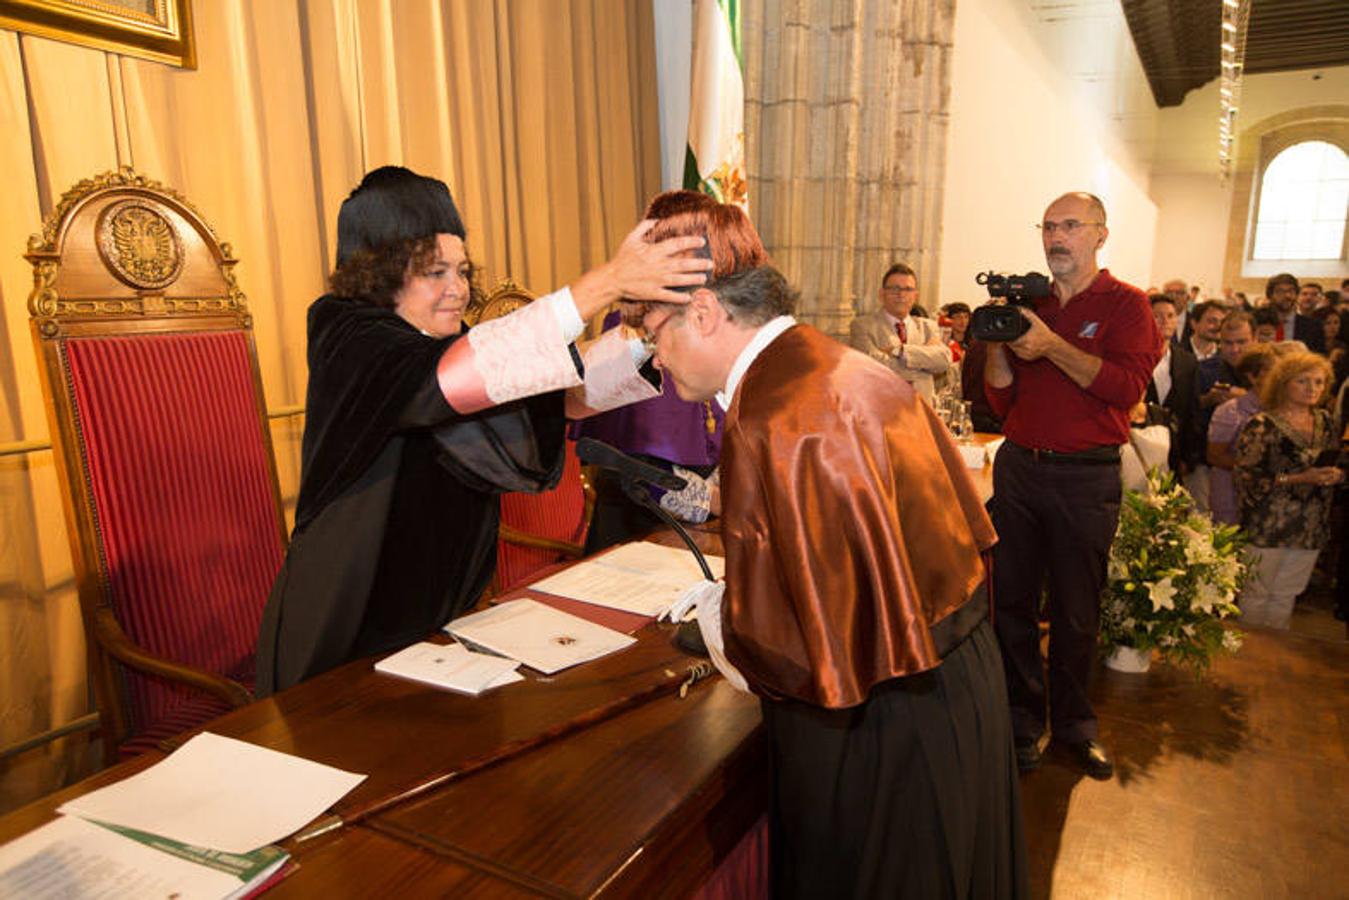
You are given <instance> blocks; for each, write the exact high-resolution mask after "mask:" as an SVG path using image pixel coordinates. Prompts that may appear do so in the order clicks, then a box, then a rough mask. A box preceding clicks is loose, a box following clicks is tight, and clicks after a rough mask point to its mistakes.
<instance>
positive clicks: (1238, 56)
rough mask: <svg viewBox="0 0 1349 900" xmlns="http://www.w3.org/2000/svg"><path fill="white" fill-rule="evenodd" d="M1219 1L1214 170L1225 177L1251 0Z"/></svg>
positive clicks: (1228, 175)
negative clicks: (1220, 21)
mask: <svg viewBox="0 0 1349 900" xmlns="http://www.w3.org/2000/svg"><path fill="white" fill-rule="evenodd" d="M1222 2H1223V16H1222V25H1221V27H1220V30H1219V33H1218V55H1219V66H1218V108H1219V115H1218V174H1219V176H1220V177H1221V178H1222V179H1223V181H1226V180H1227V179H1228V178H1231V177H1232V162H1233V160H1235V159H1236V133H1237V128H1236V119H1237V108H1238V107H1237V104H1238V103H1239V101H1240V100H1241V75H1242V70H1243V68H1244V67H1245V60H1246V28H1247V26H1248V25H1249V24H1250V18H1251V0H1222Z"/></svg>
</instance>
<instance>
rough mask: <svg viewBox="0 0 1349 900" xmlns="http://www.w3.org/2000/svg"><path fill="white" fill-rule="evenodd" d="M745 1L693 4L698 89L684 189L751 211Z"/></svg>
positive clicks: (692, 100) (692, 108)
mask: <svg viewBox="0 0 1349 900" xmlns="http://www.w3.org/2000/svg"><path fill="white" fill-rule="evenodd" d="M742 60H743V57H742V52H741V45H740V0H693V89H692V92H691V94H690V96H689V143H688V153H687V154H686V156H685V158H684V187H686V188H688V189H690V190H695V191H703V192H704V193H707V194H711V195H712V196H713V197H716V198H717V199H718V200H720V201H721V202H723V203H735V204H737V205H739V206H741V207H743V208H744V209H745V210H746V211H748V210H749V185H748V184H747V183H746V181H745V79H744V77H743V76H742V75H741V63H742Z"/></svg>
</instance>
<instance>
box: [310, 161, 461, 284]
mask: <svg viewBox="0 0 1349 900" xmlns="http://www.w3.org/2000/svg"><path fill="white" fill-rule="evenodd" d="M437 234H453V235H456V236H457V237H459V238H460V239H463V238H464V236H465V232H464V222H463V220H462V219H460V218H459V210H458V209H457V208H456V207H455V205H454V198H453V197H451V196H450V189H449V188H448V187H446V186H445V182H443V181H440V180H439V179H436V178H428V177H426V176H425V175H418V174H417V173H416V172H414V171H412V170H411V169H405V168H403V167H402V166H380V167H379V168H378V169H374V170H372V171H370V172H368V173H366V176H365V177H364V178H362V179H361V183H360V184H359V185H357V186H356V190H354V191H352V192H351V195H350V196H348V197H347V199H346V200H344V201H342V209H341V210H340V211H339V212H338V214H337V264H338V265H339V266H340V265H342V263H343V262H345V261H346V260H348V259H350V258H351V255H352V254H353V253H356V252H358V251H361V250H375V249H378V248H380V247H384V246H388V245H390V244H394V243H397V242H399V241H405V240H418V239H420V238H425V237H431V236H433V235H437Z"/></svg>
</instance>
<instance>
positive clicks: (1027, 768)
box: [1016, 740, 1040, 775]
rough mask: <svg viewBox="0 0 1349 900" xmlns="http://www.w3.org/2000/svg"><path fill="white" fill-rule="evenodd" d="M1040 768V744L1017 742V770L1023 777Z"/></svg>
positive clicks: (1035, 742)
mask: <svg viewBox="0 0 1349 900" xmlns="http://www.w3.org/2000/svg"><path fill="white" fill-rule="evenodd" d="M1038 768H1040V742H1039V741H1038V740H1034V741H1017V742H1016V770H1017V771H1018V772H1020V773H1021V774H1022V775H1025V774H1026V773H1027V772H1034V771H1035V770H1036V769H1038Z"/></svg>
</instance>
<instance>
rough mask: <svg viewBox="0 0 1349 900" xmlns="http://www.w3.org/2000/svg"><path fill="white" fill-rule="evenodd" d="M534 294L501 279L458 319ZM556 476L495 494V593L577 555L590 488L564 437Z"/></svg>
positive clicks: (498, 310) (590, 504)
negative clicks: (536, 486)
mask: <svg viewBox="0 0 1349 900" xmlns="http://www.w3.org/2000/svg"><path fill="white" fill-rule="evenodd" d="M533 300H534V295H533V294H531V293H530V292H529V291H528V290H526V289H525V288H523V287H521V286H520V285H518V284H516V283H515V282H514V281H513V280H511V279H510V278H505V279H503V280H502V281H501V283H500V284H498V285H497V286H496V287H494V288H493V289H492V290H491V292H490V293H486V294H483V293H477V294H475V295H474V297H473V298H472V299H471V300H470V301H469V306H468V309H467V310H466V311H465V314H464V319H465V320H466V321H467V322H468V323H469V325H476V324H478V323H479V322H486V321H489V320H491V319H495V318H499V317H500V316H504V315H506V314H508V313H512V312H514V311H515V310H517V309H520V308H521V307H523V306H526V305H527V304H529V303H531V302H533ZM566 453H567V458H566V463H565V467H564V468H563V470H562V480H561V481H560V482H559V483H558V486H557V487H555V488H553V489H552V490H551V491H545V492H543V493H542V494H506V495H504V496H502V498H501V532H500V540H499V541H498V543H497V571H496V578H495V579H493V581H494V587H495V588H496V590H497V591H498V592H500V591H505V590H509V589H510V588H512V587H514V586H516V585H518V584H521V583H523V582H525V581H527V580H528V579H529V577H530V576H531V575H532V574H534V573H535V572H537V571H539V570H540V569H543V568H546V567H548V566H550V565H552V564H554V563H556V562H560V561H561V560H564V559H576V558H579V557H580V556H581V555H582V552H583V547H584V545H585V539H586V531H588V530H589V528H590V517H591V515H592V514H593V512H594V510H595V497H594V492H593V491H592V490H591V488H590V486H589V484H587V483H586V480H585V477H584V476H583V475H582V474H581V463H580V461H579V460H578V459H577V458H576V445H575V444H574V443H573V442H572V441H568V442H567V446H566Z"/></svg>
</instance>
